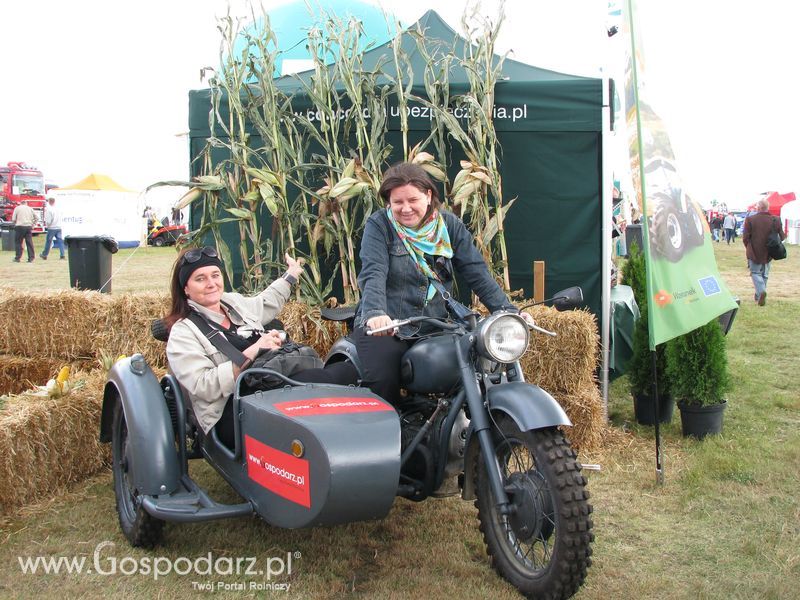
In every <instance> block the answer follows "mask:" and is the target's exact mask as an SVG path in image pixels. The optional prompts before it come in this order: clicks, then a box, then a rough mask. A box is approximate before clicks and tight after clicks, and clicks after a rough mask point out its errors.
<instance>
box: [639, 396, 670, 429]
mask: <svg viewBox="0 0 800 600" xmlns="http://www.w3.org/2000/svg"><path fill="white" fill-rule="evenodd" d="M674 410H675V401H674V400H673V399H672V397H671V396H659V397H658V422H659V423H669V422H670V421H672V412H673V411H674ZM633 414H634V416H635V417H636V422H637V423H639V424H640V425H655V424H656V416H655V411H654V410H653V397H652V396H648V395H645V394H636V395H634V396H633Z"/></svg>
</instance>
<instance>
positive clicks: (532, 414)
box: [486, 381, 572, 431]
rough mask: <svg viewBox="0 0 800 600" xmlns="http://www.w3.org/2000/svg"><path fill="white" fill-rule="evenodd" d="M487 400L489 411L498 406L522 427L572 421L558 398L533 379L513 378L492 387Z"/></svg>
mask: <svg viewBox="0 0 800 600" xmlns="http://www.w3.org/2000/svg"><path fill="white" fill-rule="evenodd" d="M486 402H487V404H488V406H489V410H490V411H492V412H494V411H497V410H499V411H501V412H504V413H506V414H507V415H508V416H509V417H511V418H512V419H514V422H515V423H516V424H517V427H519V430H520V431H530V430H531V429H541V428H543V427H553V426H554V425H572V421H570V420H569V417H568V416H567V413H565V412H564V409H563V408H561V405H560V404H559V403H558V402H556V399H555V398H553V397H552V396H551V395H550V394H548V393H547V392H545V391H544V390H543V389H542V388H540V387H539V386H538V385H533V384H531V383H524V382H521V381H513V382H510V383H505V384H502V385H496V386H494V387H490V388H489V390H488V391H487V393H486Z"/></svg>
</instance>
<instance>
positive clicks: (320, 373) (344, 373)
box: [214, 362, 358, 449]
mask: <svg viewBox="0 0 800 600" xmlns="http://www.w3.org/2000/svg"><path fill="white" fill-rule="evenodd" d="M292 379H294V380H296V381H302V382H303V383H333V384H338V385H350V384H355V383H357V382H358V371H356V368H355V367H354V366H353V365H352V363H349V362H340V363H333V364H332V365H327V366H326V367H323V368H321V369H306V370H305V371H300V372H299V373H295V374H294V375H292ZM214 428H215V429H216V430H217V435H218V436H219V440H220V441H221V442H222V443H223V444H225V445H226V446H227V447H228V448H231V449H233V447H234V446H235V445H236V443H235V442H234V439H235V438H234V435H233V400H232V399H231V398H228V401H227V402H226V403H225V408H224V409H223V410H222V415H221V416H220V418H219V421H217V424H216V425H214Z"/></svg>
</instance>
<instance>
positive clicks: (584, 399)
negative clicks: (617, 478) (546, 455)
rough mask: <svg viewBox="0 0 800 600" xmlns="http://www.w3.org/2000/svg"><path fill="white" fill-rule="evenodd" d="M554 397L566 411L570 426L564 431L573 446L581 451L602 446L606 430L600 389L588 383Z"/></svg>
mask: <svg viewBox="0 0 800 600" xmlns="http://www.w3.org/2000/svg"><path fill="white" fill-rule="evenodd" d="M554 397H555V398H556V400H557V401H558V403H559V404H560V405H561V407H562V408H563V409H564V411H565V412H566V413H567V416H568V417H569V420H570V421H572V427H566V428H564V432H565V434H566V435H567V437H568V438H569V439H570V441H571V442H572V444H573V446H574V447H575V448H577V449H578V450H580V451H581V452H593V451H596V450H597V449H599V448H600V447H602V446H603V442H604V438H605V435H606V432H607V430H608V424H607V422H606V418H605V413H604V411H603V399H602V397H601V396H600V390H598V389H597V386H596V385H594V384H589V385H587V386H584V387H583V388H581V389H579V390H576V391H575V392H572V393H557V394H554Z"/></svg>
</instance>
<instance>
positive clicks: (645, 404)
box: [622, 243, 675, 425]
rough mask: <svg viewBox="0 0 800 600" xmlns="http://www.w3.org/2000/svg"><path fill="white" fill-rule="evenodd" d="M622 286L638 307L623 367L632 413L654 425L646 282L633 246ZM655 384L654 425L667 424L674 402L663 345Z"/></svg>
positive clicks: (659, 349)
mask: <svg viewBox="0 0 800 600" xmlns="http://www.w3.org/2000/svg"><path fill="white" fill-rule="evenodd" d="M622 277H623V282H624V283H625V284H626V285H629V286H631V289H632V290H633V297H634V298H635V299H636V304H637V305H638V307H639V319H638V320H637V321H636V324H635V325H634V329H633V355H632V356H631V359H630V361H629V362H628V366H627V373H628V382H629V384H630V389H631V395H632V396H633V411H634V416H635V418H636V422H637V423H640V424H642V425H655V422H656V411H655V403H654V401H653V357H652V355H651V352H650V334H649V332H648V324H647V318H648V316H647V313H648V302H647V282H646V279H645V277H646V270H645V260H644V253H643V252H642V251H641V250H640V249H639V246H638V245H637V244H635V243H634V244H633V245H632V246H631V247H630V249H629V257H628V262H627V263H625V266H624V267H623V270H622ZM656 378H657V379H656V381H657V383H658V421H659V423H669V422H670V421H671V420H672V413H673V410H674V407H675V402H674V401H673V399H672V395H671V393H670V386H669V383H668V381H669V379H668V375H667V373H666V359H665V348H664V344H661V345H660V346H658V347H657V348H656Z"/></svg>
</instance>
